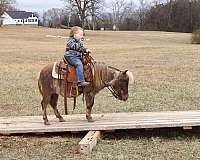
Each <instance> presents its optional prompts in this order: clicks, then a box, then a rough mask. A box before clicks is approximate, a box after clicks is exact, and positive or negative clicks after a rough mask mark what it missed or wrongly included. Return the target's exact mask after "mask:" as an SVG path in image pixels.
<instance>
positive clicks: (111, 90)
mask: <svg viewBox="0 0 200 160" xmlns="http://www.w3.org/2000/svg"><path fill="white" fill-rule="evenodd" d="M108 68H111V69H114V70H116V71H120V72H121V70H119V69H117V68H115V67H112V66H108ZM101 81H102V82H103V84H104V85H105V87H106V88H108V90H109V91H110V92H111V94H112V95H113V96H114V97H115V98H117V99H119V98H120V95H119V94H118V93H117V92H116V91H115V89H114V88H113V86H108V85H107V84H106V82H104V81H103V80H102V79H101Z"/></svg>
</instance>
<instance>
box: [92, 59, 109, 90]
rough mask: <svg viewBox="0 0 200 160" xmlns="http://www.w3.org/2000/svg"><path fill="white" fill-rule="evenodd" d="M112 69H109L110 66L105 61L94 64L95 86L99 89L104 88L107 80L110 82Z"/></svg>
mask: <svg viewBox="0 0 200 160" xmlns="http://www.w3.org/2000/svg"><path fill="white" fill-rule="evenodd" d="M110 73H111V71H110V70H109V69H108V66H107V65H105V63H100V62H97V63H95V64H94V81H93V83H94V86H95V88H97V89H100V88H102V87H103V86H104V85H105V82H108V77H109V76H111V75H110Z"/></svg>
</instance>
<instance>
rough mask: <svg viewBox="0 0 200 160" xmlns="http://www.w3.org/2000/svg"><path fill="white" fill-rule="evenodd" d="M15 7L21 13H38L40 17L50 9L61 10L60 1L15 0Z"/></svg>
mask: <svg viewBox="0 0 200 160" xmlns="http://www.w3.org/2000/svg"><path fill="white" fill-rule="evenodd" d="M16 1H17V5H16V7H17V8H18V9H20V10H23V11H31V12H38V13H39V14H40V15H42V13H43V12H44V11H47V10H48V9H50V8H63V7H64V3H63V1H61V0H16Z"/></svg>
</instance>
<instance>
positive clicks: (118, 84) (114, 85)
mask: <svg viewBox="0 0 200 160" xmlns="http://www.w3.org/2000/svg"><path fill="white" fill-rule="evenodd" d="M133 82H134V78H133V74H132V73H131V72H130V71H128V70H125V71H119V72H117V73H116V74H115V77H114V79H113V80H112V81H110V82H108V83H107V86H110V88H111V89H110V91H111V92H112V94H113V96H114V97H115V98H117V99H119V100H122V101H126V100H127V99H128V85H129V84H131V83H133Z"/></svg>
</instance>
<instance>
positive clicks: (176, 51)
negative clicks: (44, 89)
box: [0, 27, 200, 160]
mask: <svg viewBox="0 0 200 160" xmlns="http://www.w3.org/2000/svg"><path fill="white" fill-rule="evenodd" d="M67 33H68V31H66V30H60V29H47V28H23V27H2V28H0V65H1V67H0V84H1V89H0V95H1V96H0V116H12V115H18V116H20V115H41V114H42V112H41V107H40V100H41V97H40V95H39V92H38V89H37V75H38V72H39V71H40V70H41V68H42V67H43V66H44V65H46V64H47V63H52V62H54V61H57V60H60V59H61V58H62V56H63V54H64V53H63V52H64V46H65V39H62V38H48V37H46V35H60V36H67ZM190 38H191V35H190V34H184V33H169V32H108V31H104V32H103V31H98V32H92V31H86V39H88V40H87V41H86V44H85V45H86V46H88V47H89V48H91V49H92V50H93V56H94V57H95V59H96V60H98V61H104V62H105V63H107V64H108V65H112V66H114V67H117V68H120V69H129V70H131V71H132V72H133V73H134V75H135V78H136V82H135V85H134V86H131V87H130V98H129V100H128V101H127V102H120V101H117V100H115V99H114V98H113V97H111V95H110V93H109V92H108V91H107V90H103V91H102V92H100V93H99V94H98V95H97V97H96V99H95V100H96V102H95V106H94V109H93V113H102V112H104V113H105V112H130V111H166V110H196V109H199V106H200V101H199V97H200V83H199V82H200V74H199V70H200V54H199V50H200V46H198V45H192V44H190ZM111 102H112V103H111ZM58 105H59V109H60V111H61V112H62V113H64V112H63V104H62V98H60V101H59V104H58ZM71 106H72V105H71ZM48 112H50V113H52V110H51V109H49V110H48ZM76 113H85V106H84V105H83V104H82V102H81V97H80V98H79V102H78V108H77V110H76ZM41 120H42V117H41ZM170 133H172V132H170ZM176 133H177V132H175V135H174V134H172V135H169V136H168V137H162V136H160V135H158V136H154V135H151V134H150V137H141V136H137V137H130V134H132V133H130V134H125V135H124V134H122V135H124V136H122V137H121V138H116V137H115V136H114V137H113V138H111V139H110V138H106V137H105V138H104V139H103V140H101V141H100V142H99V144H98V146H97V147H96V149H95V150H94V151H93V153H92V154H91V155H89V156H81V155H77V154H75V153H74V152H73V147H74V145H75V144H77V142H78V141H79V140H80V138H81V136H79V137H74V138H71V136H63V135H61V136H59V135H56V136H41V137H39V136H33V137H32V136H19V137H18V136H13V137H0V159H4V160H5V159H55V158H57V159H80V158H82V159H180V160H181V159H199V158H200V154H199V147H200V143H199V142H200V138H199V137H198V136H194V137H193V136H185V134H183V133H180V134H176ZM133 135H134V134H133ZM45 156H46V157H45Z"/></svg>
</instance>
